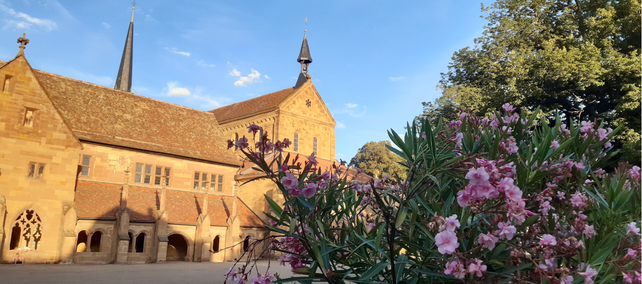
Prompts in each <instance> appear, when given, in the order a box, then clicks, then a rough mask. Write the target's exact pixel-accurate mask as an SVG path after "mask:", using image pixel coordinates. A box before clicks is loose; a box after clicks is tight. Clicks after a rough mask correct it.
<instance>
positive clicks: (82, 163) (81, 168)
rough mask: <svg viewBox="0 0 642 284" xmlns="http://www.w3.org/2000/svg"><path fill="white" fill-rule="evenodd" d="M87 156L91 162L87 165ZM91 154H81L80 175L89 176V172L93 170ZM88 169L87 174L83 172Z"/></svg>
mask: <svg viewBox="0 0 642 284" xmlns="http://www.w3.org/2000/svg"><path fill="white" fill-rule="evenodd" d="M85 158H89V162H88V163H87V165H85ZM91 158H92V156H91V155H81V156H80V176H81V177H89V174H90V172H91ZM85 169H87V174H86V175H85V174H83V171H84V170H85Z"/></svg>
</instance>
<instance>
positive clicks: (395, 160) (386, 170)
mask: <svg viewBox="0 0 642 284" xmlns="http://www.w3.org/2000/svg"><path fill="white" fill-rule="evenodd" d="M386 146H390V141H379V142H368V143H366V144H365V145H363V147H361V148H359V151H358V152H357V154H356V155H355V156H354V157H353V158H352V159H351V160H350V166H351V167H357V168H360V169H362V170H363V171H364V172H365V173H366V174H368V175H370V176H372V177H375V178H378V179H381V178H383V176H384V175H385V174H388V175H389V176H390V178H396V177H399V178H401V179H405V178H406V171H407V169H405V168H404V167H403V166H402V165H401V164H400V163H401V162H403V159H402V158H401V157H399V156H397V155H395V154H394V153H392V152H391V151H390V150H388V148H386Z"/></svg>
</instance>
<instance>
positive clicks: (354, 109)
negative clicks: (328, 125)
mask: <svg viewBox="0 0 642 284" xmlns="http://www.w3.org/2000/svg"><path fill="white" fill-rule="evenodd" d="M367 110H368V108H367V107H366V106H359V105H358V104H353V103H347V104H345V107H344V108H343V109H341V110H339V111H336V112H335V113H337V114H343V113H345V114H347V115H349V116H352V117H362V116H364V115H365V114H366V111H367ZM337 125H338V123H337Z"/></svg>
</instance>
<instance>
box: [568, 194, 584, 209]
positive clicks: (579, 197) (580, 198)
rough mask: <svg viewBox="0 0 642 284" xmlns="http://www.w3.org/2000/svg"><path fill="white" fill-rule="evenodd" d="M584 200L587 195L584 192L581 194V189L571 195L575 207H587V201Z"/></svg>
mask: <svg viewBox="0 0 642 284" xmlns="http://www.w3.org/2000/svg"><path fill="white" fill-rule="evenodd" d="M584 200H586V196H584V194H581V193H580V192H579V191H578V192H575V194H572V195H571V203H572V204H573V207H578V208H584V207H586V203H584Z"/></svg>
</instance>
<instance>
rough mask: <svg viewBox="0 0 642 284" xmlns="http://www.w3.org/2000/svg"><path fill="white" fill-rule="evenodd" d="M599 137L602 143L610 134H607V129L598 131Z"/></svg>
mask: <svg viewBox="0 0 642 284" xmlns="http://www.w3.org/2000/svg"><path fill="white" fill-rule="evenodd" d="M597 135H598V136H599V137H600V141H602V140H604V139H606V138H607V136H608V135H609V134H608V133H607V132H606V129H604V128H600V129H598V130H597Z"/></svg>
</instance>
